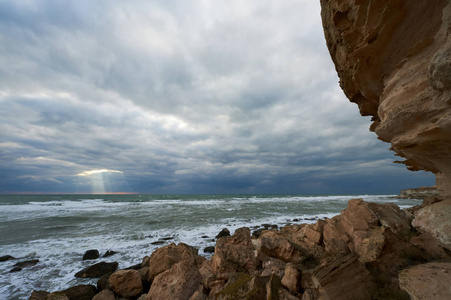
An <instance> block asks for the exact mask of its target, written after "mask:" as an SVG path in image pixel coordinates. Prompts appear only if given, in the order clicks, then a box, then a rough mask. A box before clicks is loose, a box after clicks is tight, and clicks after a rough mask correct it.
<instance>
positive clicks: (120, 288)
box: [108, 270, 143, 297]
mask: <svg viewBox="0 0 451 300" xmlns="http://www.w3.org/2000/svg"><path fill="white" fill-rule="evenodd" d="M108 281H109V286H110V288H111V290H113V291H114V292H115V293H116V294H118V295H120V296H122V297H135V296H138V295H140V294H142V292H143V285H142V282H141V275H140V274H139V272H138V271H136V270H119V271H116V272H114V273H113V274H111V276H110V278H109V280H108Z"/></svg>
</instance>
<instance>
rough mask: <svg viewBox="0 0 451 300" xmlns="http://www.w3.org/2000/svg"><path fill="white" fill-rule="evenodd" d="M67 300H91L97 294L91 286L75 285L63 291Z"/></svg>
mask: <svg viewBox="0 0 451 300" xmlns="http://www.w3.org/2000/svg"><path fill="white" fill-rule="evenodd" d="M63 292H64V293H65V294H66V295H67V297H68V298H69V300H91V299H92V298H94V296H95V294H96V293H97V289H96V287H95V286H93V285H77V286H74V287H71V288H68V289H67V290H64V291H63Z"/></svg>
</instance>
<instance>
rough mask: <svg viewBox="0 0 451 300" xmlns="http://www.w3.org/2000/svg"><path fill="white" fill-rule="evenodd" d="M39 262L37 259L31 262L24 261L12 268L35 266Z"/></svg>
mask: <svg viewBox="0 0 451 300" xmlns="http://www.w3.org/2000/svg"><path fill="white" fill-rule="evenodd" d="M38 262H39V259H32V260H26V261H21V262H18V263H16V264H14V265H13V267H17V268H26V267H32V266H35V265H36V264H37V263H38Z"/></svg>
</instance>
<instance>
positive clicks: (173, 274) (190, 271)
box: [146, 259, 201, 300]
mask: <svg viewBox="0 0 451 300" xmlns="http://www.w3.org/2000/svg"><path fill="white" fill-rule="evenodd" d="M200 283H201V275H200V273H199V271H198V270H197V267H196V265H195V264H194V262H193V261H190V260H189V259H186V260H182V261H180V262H178V263H175V264H173V265H172V266H171V268H170V269H168V270H166V271H164V272H162V273H160V274H158V275H157V276H156V277H155V278H154V280H153V282H152V285H151V287H150V290H149V293H148V294H147V296H146V300H159V299H180V300H188V299H189V298H190V297H191V296H192V295H193V294H194V292H195V291H196V289H197V288H198V287H199V285H200Z"/></svg>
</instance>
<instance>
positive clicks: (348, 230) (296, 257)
mask: <svg viewBox="0 0 451 300" xmlns="http://www.w3.org/2000/svg"><path fill="white" fill-rule="evenodd" d="M439 203H443V202H439ZM412 220H414V217H413V215H412V213H411V212H408V211H405V210H401V209H399V207H398V206H396V205H394V204H376V203H367V202H364V201H363V200H362V199H353V200H350V201H349V203H348V207H347V209H346V210H344V211H343V212H342V213H341V214H340V215H338V216H335V217H334V218H332V219H326V220H318V221H317V222H316V223H315V224H300V225H287V226H285V227H282V228H281V229H280V230H277V229H269V230H263V231H262V232H261V235H260V236H259V237H255V236H251V234H250V230H249V228H240V229H237V230H236V231H235V232H234V234H233V235H232V236H223V237H220V238H219V239H218V241H217V243H216V247H215V248H216V249H215V254H214V255H213V256H212V258H211V259H210V260H207V259H205V258H204V257H201V256H199V255H198V254H197V249H195V248H193V247H191V246H188V245H186V244H183V243H180V244H178V245H175V244H170V245H168V246H165V247H162V248H159V249H158V250H156V251H155V252H154V253H152V255H151V256H150V257H146V258H144V259H143V262H142V264H141V265H139V266H138V267H137V270H119V271H116V272H114V273H113V274H108V275H106V276H108V277H109V279H108V282H109V285H104V284H98V291H97V295H96V296H93V295H92V294H90V295H91V296H90V297H91V298H92V297H94V299H96V300H97V299H111V300H112V299H118V298H121V297H129V298H130V299H140V300H150V299H181V300H183V299H185V300H205V299H224V300H228V299H287V300H295V299H302V300H309V299H334V300H336V299H338V300H340V299H347V300H349V299H351V300H352V299H409V295H411V296H414V297H416V298H415V299H434V298H431V295H433V294H437V295H440V297H443V296H446V297H451V291H450V290H449V281H448V277H449V274H448V272H449V268H450V267H449V266H450V265H451V247H450V245H446V244H443V243H441V242H439V241H438V240H437V239H435V238H434V237H433V236H432V235H431V234H429V233H428V232H425V231H422V230H418V229H419V228H415V227H414V226H412ZM413 224H415V222H413ZM421 276H428V278H429V280H431V282H434V284H431V285H428V284H423V285H422V288H421V289H418V286H417V283H416V282H417V281H418V280H419V278H421ZM434 276H442V278H436V279H437V280H434ZM103 280H104V279H103ZM100 281H101V280H100ZM100 281H99V282H100ZM437 290H438V291H440V292H439V293H438V292H437ZM66 291H67V290H66ZM66 291H63V293H65V292H66ZM57 294H58V293H57ZM59 294H61V293H59ZM59 294H58V295H59ZM37 295H38V293H37V292H35V293H34V294H33V297H34V298H33V299H39V298H36V297H37ZM43 295H44V296H43V297H46V295H47V296H48V294H43ZM69 298H70V297H69ZM91 298H89V299H91ZM30 299H31V298H30ZM42 299H45V298H42Z"/></svg>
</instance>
